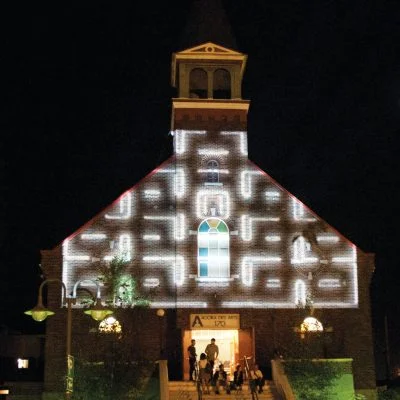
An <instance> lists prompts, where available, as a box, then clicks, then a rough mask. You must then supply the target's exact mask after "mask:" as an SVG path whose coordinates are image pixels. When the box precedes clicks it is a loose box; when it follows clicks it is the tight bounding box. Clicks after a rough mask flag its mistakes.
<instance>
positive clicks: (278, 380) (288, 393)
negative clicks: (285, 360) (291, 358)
mask: <svg viewBox="0 0 400 400" xmlns="http://www.w3.org/2000/svg"><path fill="white" fill-rule="evenodd" d="M271 365H272V380H273V381H274V385H275V388H276V390H277V391H278V393H279V395H280V396H282V398H283V399H284V400H296V396H295V395H294V393H293V390H292V388H291V387H290V383H289V381H288V378H287V376H286V374H285V371H284V369H283V365H282V361H281V360H271Z"/></svg>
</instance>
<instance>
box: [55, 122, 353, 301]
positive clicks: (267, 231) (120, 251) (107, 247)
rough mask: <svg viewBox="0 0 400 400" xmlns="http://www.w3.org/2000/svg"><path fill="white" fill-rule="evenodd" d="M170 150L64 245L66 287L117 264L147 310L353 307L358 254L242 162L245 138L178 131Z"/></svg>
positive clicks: (239, 133)
mask: <svg viewBox="0 0 400 400" xmlns="http://www.w3.org/2000/svg"><path fill="white" fill-rule="evenodd" d="M174 146H175V156H174V157H172V158H171V159H170V160H168V161H166V162H165V163H163V164H162V165H161V166H160V167H158V168H157V169H156V170H154V171H153V172H152V173H151V174H149V175H148V176H147V177H146V178H144V179H143V180H142V181H140V182H139V183H138V184H137V185H136V186H135V187H133V188H132V189H130V190H128V191H126V192H125V193H124V194H123V195H122V196H121V197H120V198H119V199H118V200H117V201H116V202H114V203H113V204H111V205H110V207H108V208H107V209H106V210H105V211H104V212H102V213H100V214H99V215H98V216H97V217H95V218H94V219H93V220H91V221H90V222H89V223H88V224H86V225H85V226H84V227H83V228H82V229H81V230H80V231H79V232H77V233H76V234H74V235H71V237H70V238H68V239H67V240H65V241H64V243H63V248H62V262H63V271H62V277H63V281H64V282H65V283H66V284H67V288H70V287H71V285H72V283H73V282H74V281H77V280H78V279H82V278H85V279H96V278H97V275H98V264H99V263H100V264H101V263H103V264H107V263H109V262H110V261H111V260H112V259H113V258H114V257H121V258H122V259H123V260H125V261H126V263H127V273H128V274H134V275H135V276H137V277H138V288H140V291H142V293H143V294H144V295H145V294H146V293H151V296H152V297H151V298H152V305H151V306H152V307H153V306H155V307H157V306H156V305H159V307H181V308H191V307H199V308H204V307H207V306H208V305H209V304H212V305H213V307H214V308H215V307H226V308H234V307H240V308H295V307H296V306H297V304H298V303H300V304H304V302H305V297H306V295H308V294H311V295H312V297H313V303H314V306H315V307H324V308H354V307H357V306H358V281H357V274H358V271H357V268H358V261H357V248H356V247H355V246H353V245H352V244H351V243H349V242H347V241H346V239H344V238H343V237H342V236H340V234H338V233H337V232H336V231H335V230H333V229H331V228H330V227H329V226H328V225H327V224H326V223H324V222H323V221H321V219H320V218H318V217H317V216H315V215H314V214H313V213H312V211H310V210H309V209H307V207H305V206H304V205H303V204H302V203H301V202H300V201H299V200H298V199H296V198H295V197H293V196H292V195H290V194H289V193H287V192H286V191H285V190H284V189H283V188H282V187H280V186H279V185H278V184H277V183H276V182H275V181H274V180H273V179H272V178H270V177H269V176H268V175H267V174H266V173H264V172H263V171H261V170H260V169H258V168H257V167H256V166H255V165H254V164H252V163H251V162H249V161H248V160H247V133H246V132H244V131H240V130H238V131H232V132H230V131H222V132H217V131H212V132H207V131H202V130H198V131H196V130H193V131H190V130H176V131H174ZM216 291H217V293H218V300H216V298H215V297H214V294H215V293H216Z"/></svg>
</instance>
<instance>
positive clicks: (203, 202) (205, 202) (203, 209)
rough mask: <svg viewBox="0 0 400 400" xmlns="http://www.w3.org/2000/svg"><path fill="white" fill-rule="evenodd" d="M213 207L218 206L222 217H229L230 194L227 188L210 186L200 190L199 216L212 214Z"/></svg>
mask: <svg viewBox="0 0 400 400" xmlns="http://www.w3.org/2000/svg"><path fill="white" fill-rule="evenodd" d="M213 207H217V208H218V213H219V216H220V217H221V218H224V219H226V218H229V215H230V196H229V192H227V191H226V190H221V189H218V188H214V187H212V188H208V189H206V190H205V189H203V190H199V191H198V192H197V196H196V210H197V213H196V214H197V218H204V217H206V216H207V215H210V213H211V212H210V210H211V208H213Z"/></svg>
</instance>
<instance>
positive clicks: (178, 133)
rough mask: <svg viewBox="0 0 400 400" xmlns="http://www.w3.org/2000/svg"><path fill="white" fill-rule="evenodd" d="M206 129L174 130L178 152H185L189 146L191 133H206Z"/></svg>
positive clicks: (176, 151)
mask: <svg viewBox="0 0 400 400" xmlns="http://www.w3.org/2000/svg"><path fill="white" fill-rule="evenodd" d="M206 133H207V132H206V131H193V130H190V131H189V130H183V129H177V130H175V131H174V134H173V136H174V147H175V153H176V154H183V153H185V152H186V149H187V147H188V143H187V142H188V141H189V138H190V135H206Z"/></svg>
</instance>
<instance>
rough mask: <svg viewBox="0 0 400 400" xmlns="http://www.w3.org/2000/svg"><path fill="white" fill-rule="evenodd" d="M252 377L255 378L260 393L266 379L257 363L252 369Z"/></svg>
mask: <svg viewBox="0 0 400 400" xmlns="http://www.w3.org/2000/svg"><path fill="white" fill-rule="evenodd" d="M250 378H251V379H252V380H253V385H254V386H255V387H256V388H257V387H258V393H262V392H263V386H264V383H265V379H264V375H263V373H262V372H261V370H260V368H259V367H258V365H257V364H254V367H253V369H251V370H250Z"/></svg>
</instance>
